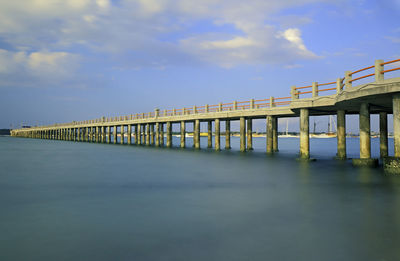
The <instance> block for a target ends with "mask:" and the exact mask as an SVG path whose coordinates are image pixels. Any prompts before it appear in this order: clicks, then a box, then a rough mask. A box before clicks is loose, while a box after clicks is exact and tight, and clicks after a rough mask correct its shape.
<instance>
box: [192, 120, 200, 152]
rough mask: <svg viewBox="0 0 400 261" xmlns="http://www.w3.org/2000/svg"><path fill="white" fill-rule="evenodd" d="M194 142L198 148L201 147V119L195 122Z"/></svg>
mask: <svg viewBox="0 0 400 261" xmlns="http://www.w3.org/2000/svg"><path fill="white" fill-rule="evenodd" d="M193 142H194V147H195V148H196V149H200V120H195V122H194V132H193Z"/></svg>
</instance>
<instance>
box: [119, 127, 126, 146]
mask: <svg viewBox="0 0 400 261" xmlns="http://www.w3.org/2000/svg"><path fill="white" fill-rule="evenodd" d="M124 128H125V126H124V125H121V127H120V135H121V136H120V139H121V140H120V141H119V142H120V143H121V144H124V142H125V141H124V139H125V138H124V136H125V129H124Z"/></svg>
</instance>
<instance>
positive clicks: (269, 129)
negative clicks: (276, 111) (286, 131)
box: [267, 115, 274, 153]
mask: <svg viewBox="0 0 400 261" xmlns="http://www.w3.org/2000/svg"><path fill="white" fill-rule="evenodd" d="M272 121H273V119H272V116H270V115H268V116H267V153H272V152H273V151H274V135H273V123H272Z"/></svg>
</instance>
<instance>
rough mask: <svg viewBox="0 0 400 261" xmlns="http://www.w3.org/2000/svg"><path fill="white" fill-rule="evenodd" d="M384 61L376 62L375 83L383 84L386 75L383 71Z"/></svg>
mask: <svg viewBox="0 0 400 261" xmlns="http://www.w3.org/2000/svg"><path fill="white" fill-rule="evenodd" d="M382 63H383V60H375V81H376V82H383V80H384V75H383V73H382V71H383V65H382Z"/></svg>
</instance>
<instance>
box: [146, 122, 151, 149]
mask: <svg viewBox="0 0 400 261" xmlns="http://www.w3.org/2000/svg"><path fill="white" fill-rule="evenodd" d="M146 146H150V124H149V123H147V124H146Z"/></svg>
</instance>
